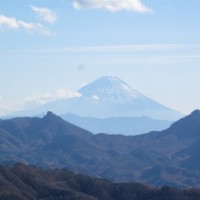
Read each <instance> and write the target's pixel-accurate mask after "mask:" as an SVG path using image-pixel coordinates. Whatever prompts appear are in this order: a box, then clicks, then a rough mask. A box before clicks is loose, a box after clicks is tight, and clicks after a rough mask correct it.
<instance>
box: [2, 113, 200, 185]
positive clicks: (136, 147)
mask: <svg viewBox="0 0 200 200" xmlns="http://www.w3.org/2000/svg"><path fill="white" fill-rule="evenodd" d="M199 133H200V111H199V110H196V111H194V112H192V113H191V114H190V115H189V116H186V117H184V118H182V119H180V120H179V121H177V122H175V123H173V124H172V125H171V126H170V128H168V129H166V130H164V131H160V132H158V131H157V132H155V131H154V132H150V133H147V134H143V135H138V136H122V135H108V134H103V133H102V134H97V135H94V134H92V133H90V132H88V131H86V130H84V129H81V128H79V127H77V126H75V125H73V124H71V123H68V122H66V121H64V120H63V119H61V118H60V117H58V116H56V115H55V114H53V113H52V112H48V113H47V115H45V116H44V117H43V118H37V117H34V118H30V117H23V118H14V119H9V120H0V155H1V156H0V162H1V163H4V164H12V163H14V162H16V161H17V162H23V163H28V164H33V165H36V166H43V167H47V168H68V169H71V170H73V171H75V172H81V173H84V174H88V175H91V176H96V177H103V178H107V179H111V180H114V181H120V182H121V181H140V182H143V183H146V184H152V185H173V186H178V187H199V186H200V160H199V146H200V134H199Z"/></svg>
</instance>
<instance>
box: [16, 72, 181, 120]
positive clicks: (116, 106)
mask: <svg viewBox="0 0 200 200" xmlns="http://www.w3.org/2000/svg"><path fill="white" fill-rule="evenodd" d="M78 92H79V93H80V97H74V98H71V99H65V100H56V101H54V102H50V103H48V104H45V105H42V106H40V107H37V108H34V109H30V110H26V111H22V112H20V113H18V114H17V115H18V116H22V115H23V116H27V115H28V116H33V115H38V114H39V113H46V112H47V111H49V110H50V111H52V112H54V113H56V114H58V115H63V114H66V113H73V114H75V115H78V116H82V117H83V116H87V117H95V118H110V117H142V116H147V117H150V118H154V119H159V120H170V121H173V120H177V119H179V118H180V117H182V116H183V115H182V114H181V113H179V112H177V111H175V110H173V109H170V108H168V107H166V106H164V105H162V104H160V103H158V102H156V101H154V100H153V99H151V98H149V97H146V96H145V95H143V94H141V93H140V92H138V91H136V90H134V89H133V88H132V87H131V86H129V85H128V84H127V83H125V82H124V81H122V80H120V79H119V78H117V77H114V76H103V77H100V78H98V79H97V80H95V81H93V82H91V83H89V84H87V85H85V86H83V87H82V88H80V89H79V90H78Z"/></svg>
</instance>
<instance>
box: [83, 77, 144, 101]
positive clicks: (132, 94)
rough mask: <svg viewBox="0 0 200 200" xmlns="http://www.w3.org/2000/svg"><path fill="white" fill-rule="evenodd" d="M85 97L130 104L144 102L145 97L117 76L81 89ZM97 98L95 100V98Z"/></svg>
mask: <svg viewBox="0 0 200 200" xmlns="http://www.w3.org/2000/svg"><path fill="white" fill-rule="evenodd" d="M79 93H81V94H82V96H83V97H87V98H92V99H96V100H97V98H96V97H98V100H101V101H107V102H112V103H113V102H114V103H122V104H123V103H128V102H132V101H134V100H136V99H140V100H143V99H144V98H145V96H144V95H142V94H141V93H139V92H137V91H136V90H134V89H132V88H131V87H130V86H129V85H128V84H127V83H125V82H124V81H122V80H120V79H119V78H117V77H115V76H103V77H100V78H99V79H97V80H95V81H93V82H91V83H90V84H88V85H86V86H84V87H82V88H81V89H79ZM94 97H95V98H94Z"/></svg>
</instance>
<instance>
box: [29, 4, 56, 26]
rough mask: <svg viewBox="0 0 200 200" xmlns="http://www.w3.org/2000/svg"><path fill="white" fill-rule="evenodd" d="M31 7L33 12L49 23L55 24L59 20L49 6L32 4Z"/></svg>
mask: <svg viewBox="0 0 200 200" xmlns="http://www.w3.org/2000/svg"><path fill="white" fill-rule="evenodd" d="M30 7H31V9H32V10H33V12H35V13H36V14H37V15H38V16H39V18H40V19H42V20H43V21H45V22H47V23H50V24H54V23H55V22H56V21H57V20H58V17H57V15H56V13H55V12H53V11H52V10H50V9H48V8H44V7H36V6H32V5H31V6H30Z"/></svg>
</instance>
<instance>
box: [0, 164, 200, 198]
mask: <svg viewBox="0 0 200 200" xmlns="http://www.w3.org/2000/svg"><path fill="white" fill-rule="evenodd" d="M0 199H1V200H10V199H12V200H36V199H37V200H97V199H98V200H199V199H200V190H198V189H187V190H180V189H176V188H172V187H167V186H165V187H150V186H145V185H143V184H139V183H114V182H111V181H108V180H104V179H98V178H91V177H89V176H85V175H81V174H74V173H73V172H70V171H68V170H65V169H54V170H50V169H48V170H47V169H41V168H37V167H34V166H28V165H24V164H20V163H18V164H15V165H13V166H0Z"/></svg>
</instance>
